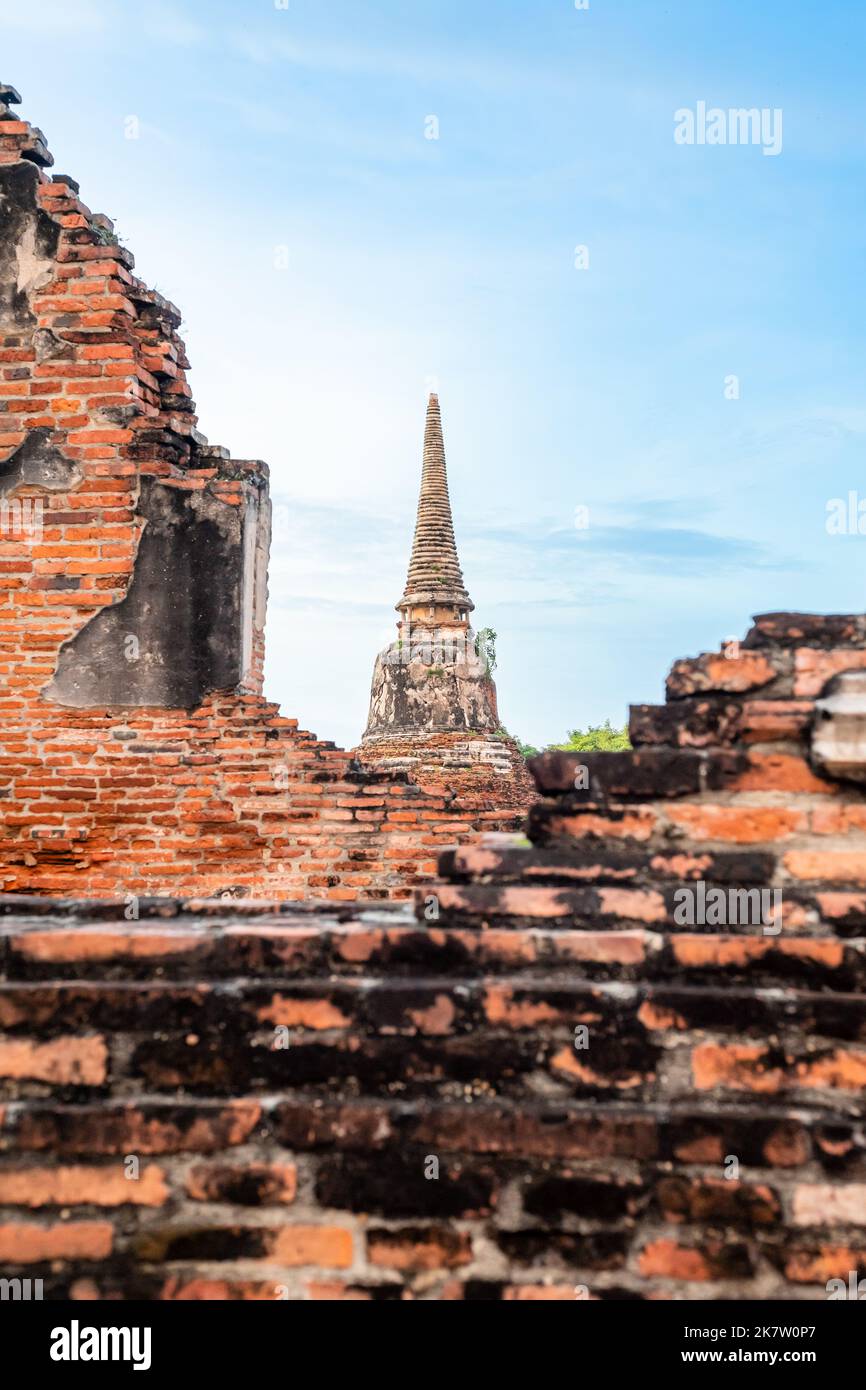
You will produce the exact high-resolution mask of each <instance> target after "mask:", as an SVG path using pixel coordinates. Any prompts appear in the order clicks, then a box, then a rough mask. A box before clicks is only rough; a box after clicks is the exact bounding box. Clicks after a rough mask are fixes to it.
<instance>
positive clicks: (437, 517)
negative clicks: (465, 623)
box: [396, 393, 475, 610]
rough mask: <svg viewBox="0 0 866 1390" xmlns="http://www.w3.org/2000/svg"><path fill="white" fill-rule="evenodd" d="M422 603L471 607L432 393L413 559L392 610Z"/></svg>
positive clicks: (440, 429)
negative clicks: (404, 585)
mask: <svg viewBox="0 0 866 1390" xmlns="http://www.w3.org/2000/svg"><path fill="white" fill-rule="evenodd" d="M422 603H427V604H431V603H443V604H455V605H458V606H460V607H462V608H464V609H467V610H471V609H472V608H474V607H475V605H474V604H473V602H472V600H471V599H470V597H469V595H468V593H467V592H466V588H465V586H464V583H463V572H462V570H461V569H460V561H459V560H458V558H457V546H456V544H455V541H454V522H453V520H452V518H451V499H450V498H449V496H448V475H447V473H446V470H445V445H444V443H443V440H442V420H441V417H440V415H439V397H438V396H437V395H435V394H433V393H431V395H430V399H429V401H428V402H427V424H426V427H425V430H424V465H423V468H422V471H421V493H420V496H419V498H418V516H417V519H416V522H415V539H414V540H413V542H412V557H411V559H410V561H409V573H408V576H407V578H406V588H405V590H404V592H403V597H402V599H401V600H400V602H399V603H398V604H397V605H396V606H397V608H398V609H399V608H404V607H405V606H406V605H407V604H422Z"/></svg>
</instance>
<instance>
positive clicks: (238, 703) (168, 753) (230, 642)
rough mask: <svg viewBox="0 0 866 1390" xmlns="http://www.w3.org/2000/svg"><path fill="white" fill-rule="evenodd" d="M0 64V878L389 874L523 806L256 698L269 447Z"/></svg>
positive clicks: (146, 882)
mask: <svg viewBox="0 0 866 1390" xmlns="http://www.w3.org/2000/svg"><path fill="white" fill-rule="evenodd" d="M17 100H18V98H17V93H15V92H14V91H12V89H10V88H6V87H2V86H0V809H2V813H3V814H2V826H0V890H5V891H16V892H28V893H34V892H35V893H51V894H69V895H76V896H81V895H84V896H101V895H105V894H111V893H121V894H130V895H138V894H142V893H148V892H149V893H166V892H177V893H179V894H187V895H198V894H215V893H226V892H228V893H231V894H236V895H249V894H258V895H259V896H268V897H277V898H283V899H291V898H302V897H308V896H323V897H335V898H354V897H370V898H382V897H390V896H396V897H400V896H406V895H407V894H408V893H409V892H411V889H412V886H413V885H414V884H416V883H418V882H421V881H423V880H424V879H425V878H426V877H429V876H430V875H431V874H432V872H433V870H434V868H435V858H436V854H437V852H438V851H439V850H440V849H441V848H442V847H443V846H445V845H447V844H454V843H459V842H461V841H463V840H464V839H466V838H468V837H471V836H472V835H473V834H474V833H476V832H477V830H478V829H481V828H484V827H488V826H490V827H500V828H511V827H514V826H516V825H517V824H519V821H520V816H519V811H518V809H516V808H515V807H513V806H509V805H508V803H507V799H505V800H503V802H502V803H501V804H500V803H498V801H497V797H496V794H495V789H493V791H492V792H489V794H488V789H485V788H480V789H479V790H478V794H474V792H473V791H472V789H470V794H469V795H467V796H464V797H462V798H458V797H457V796H456V795H455V794H454V791H453V788H447V787H446V788H443V787H439V788H434V789H433V790H432V791H431V792H430V793H429V794H428V793H427V792H425V791H424V790H422V789H421V788H419V787H418V786H415V785H413V784H412V783H411V782H409V780H408V779H407V778H405V777H403V778H400V777H387V776H377V775H375V774H371V773H369V772H364V771H362V770H361V769H360V768H359V767H358V765H357V764H356V762H355V761H354V760H353V759H352V757H351V756H350V755H349V754H346V753H343V752H341V751H340V750H339V749H336V748H334V746H333V745H332V744H329V743H322V742H319V741H317V740H316V739H315V738H314V737H313V736H312V735H311V734H307V733H304V732H302V731H299V730H298V728H297V723H296V721H293V720H290V719H286V718H283V717H281V715H280V711H279V709H278V708H277V707H276V706H275V705H273V704H269V703H268V702H267V701H266V700H265V699H264V698H263V696H262V662H263V653H264V617H265V611H264V610H265V594H266V568H267V544H268V530H269V504H268V498H267V488H268V482H267V468H266V467H265V465H264V464H261V463H259V462H257V461H250V460H236V459H231V458H230V457H229V456H228V452H227V451H226V450H225V449H222V448H219V447H218V446H212V445H209V444H208V443H207V440H206V439H205V438H204V436H202V435H200V434H199V433H198V430H197V421H196V415H195V407H194V404H193V401H192V399H191V394H190V388H189V385H188V383H187V380H186V369H187V367H188V362H187V359H186V355H185V349H184V346H183V343H182V341H181V339H180V337H179V336H178V331H177V330H178V326H179V323H180V314H179V312H178V311H177V310H176V309H175V308H174V306H173V305H171V304H169V303H168V302H167V301H166V300H164V299H163V298H162V297H161V296H160V295H159V294H157V293H156V292H155V291H152V290H150V289H148V288H147V286H146V285H145V284H144V283H143V282H142V281H141V280H140V279H138V277H137V276H136V275H135V274H134V260H133V257H132V255H131V253H130V252H129V251H127V250H126V249H125V248H124V247H122V246H120V245H118V244H117V239H116V237H115V236H114V234H113V231H112V229H111V224H110V222H109V221H108V219H106V218H104V217H102V216H100V215H94V214H93V213H91V211H90V210H89V209H88V208H87V206H86V205H85V204H84V203H83V202H82V201H81V199H80V197H79V190H78V185H77V184H76V183H75V182H74V181H73V180H72V179H70V178H68V177H67V176H65V175H57V176H55V177H54V178H53V179H52V178H51V177H49V175H48V174H47V173H46V172H45V170H46V169H47V167H49V166H50V164H51V162H52V160H51V156H50V154H49V153H48V151H47V149H46V147H45V144H44V140H43V138H42V136H41V134H40V132H39V131H38V130H36V129H34V128H33V127H32V126H31V125H29V124H28V122H26V121H21V120H17V119H16V118H15V116H14V114H13V112H12V110H11V107H12V105H14V104H17Z"/></svg>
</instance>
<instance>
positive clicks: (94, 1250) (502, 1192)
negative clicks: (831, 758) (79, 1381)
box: [0, 615, 866, 1301]
mask: <svg viewBox="0 0 866 1390" xmlns="http://www.w3.org/2000/svg"><path fill="white" fill-rule="evenodd" d="M864 634H866V618H864V617H861V616H857V617H853V618H830V619H816V618H804V617H802V616H798V615H770V616H768V617H764V618H760V619H758V620H757V621H756V625H755V627H754V628H753V630H752V632H751V633H750V634H749V637H748V638H747V639H746V642H745V643H744V644H743V646H742V647H741V648H734V649H733V650H732V651H731V653H730V654H729V656H724V655H710V656H705V657H702V658H699V659H698V660H696V661H686V662H678V663H677V664H676V665H675V666H674V668H673V671H672V673H671V677H670V681H669V695H670V699H669V701H668V703H667V705H665V706H663V707H659V708H655V707H653V708H650V707H645V706H640V707H637V708H635V709H634V710H633V713H632V723H631V729H632V737H633V739H634V740H635V743H636V747H635V749H634V751H633V752H629V753H622V754H598V755H584V756H583V762H582V763H580V762H579V761H578V758H577V757H575V756H573V755H565V754H551V755H545V756H543V757H542V758H540V759H538V760H537V761H536V763H535V768H534V770H535V775H536V777H537V779H538V783H539V786H540V788H541V790H542V792H543V793H544V796H543V799H542V800H541V802H540V803H539V804H538V805H537V806H536V808H535V809H534V811H533V813H532V816H531V818H530V833H531V838H532V842H533V843H532V844H531V845H530V846H528V847H526V846H523V847H521V846H519V845H518V844H514V845H511V846H507V845H503V844H501V843H493V844H489V843H488V844H485V843H479V844H473V845H467V846H464V847H462V848H459V849H457V850H454V851H450V852H448V853H447V854H446V855H445V856H444V860H443V864H442V869H443V875H444V877H443V881H442V882H441V883H439V884H438V885H437V887H436V889H435V894H436V898H437V904H438V913H439V915H438V917H435V916H431V915H430V909H429V904H426V905H425V903H424V900H423V898H422V899H421V901H419V905H418V915H417V919H416V920H413V919H412V918H411V916H410V914H409V910H408V908H394V907H392V908H390V910H389V911H385V910H384V909H381V908H370V909H368V910H367V912H366V913H364V915H358V914H357V911H356V909H354V908H349V907H346V908H345V909H334V910H333V911H332V912H331V914H330V915H327V914H325V915H323V912H322V911H321V910H315V911H314V910H310V909H307V910H306V911H304V912H301V911H299V910H298V909H296V908H292V907H291V906H288V905H287V906H284V907H283V909H282V910H278V909H276V908H271V909H269V908H266V907H258V908H256V907H255V906H254V905H249V906H246V907H245V906H244V905H242V904H234V905H231V906H230V907H227V906H226V905H221V904H217V903H210V904H201V905H199V906H198V907H196V906H195V905H193V906H192V907H190V906H187V907H186V908H180V907H179V906H178V905H177V904H173V903H162V904H153V905H150V906H148V905H142V920H141V921H140V922H138V923H129V922H126V921H124V920H123V916H122V908H119V907H118V906H116V905H115V906H112V905H111V904H100V905H95V904H91V905H86V904H85V905H82V907H81V908H79V909H77V910H74V911H73V910H69V909H67V910H63V909H59V908H57V907H56V906H55V905H53V904H50V903H48V902H46V901H44V900H42V901H41V902H40V901H36V902H33V903H30V904H27V903H20V902H19V903H13V902H8V901H7V903H6V904H2V905H0V911H2V912H4V913H6V917H5V932H6V935H5V937H2V938H0V940H2V945H3V948H4V949H3V956H2V959H3V969H4V972H5V973H4V982H3V984H2V987H0V1030H2V1037H0V1086H2V1091H0V1104H2V1105H4V1106H5V1119H4V1123H3V1128H2V1130H0V1135H2V1153H0V1207H2V1214H0V1258H2V1259H3V1260H4V1262H5V1261H6V1260H9V1261H13V1260H14V1259H15V1258H17V1259H18V1261H19V1262H20V1268H19V1270H18V1272H20V1273H21V1274H22V1275H23V1274H26V1273H28V1272H29V1273H30V1274H31V1275H39V1276H42V1277H44V1278H45V1279H46V1281H47V1283H46V1291H47V1292H50V1293H52V1294H53V1295H55V1296H66V1295H67V1294H68V1293H70V1292H71V1294H72V1296H74V1297H77V1298H87V1297H94V1296H102V1297H105V1296H109V1295H115V1296H119V1297H134V1296H139V1297H142V1296H143V1297H147V1298H264V1299H269V1298H282V1297H289V1298H344V1297H345V1298H401V1297H410V1298H432V1299H485V1300H489V1299H508V1300H522V1299H526V1300H530V1299H561V1300H569V1301H571V1300H573V1299H574V1298H575V1297H576V1296H579V1297H589V1298H600V1299H610V1298H635V1297H638V1298H650V1299H668V1298H688V1299H704V1298H727V1299H741V1298H747V1297H754V1298H759V1299H770V1298H782V1299H807V1300H808V1299H824V1298H827V1297H828V1281H830V1280H833V1279H838V1280H841V1281H842V1282H843V1284H844V1285H846V1286H848V1281H849V1278H850V1276H851V1275H852V1273H853V1275H854V1277H855V1278H858V1277H862V1276H864V1275H866V1134H864V1129H863V1099H862V1092H863V1084H864V1080H866V996H864V982H866V840H864V826H866V791H864V789H863V788H862V787H861V786H858V785H856V784H854V783H850V782H842V781H839V780H835V779H831V778H827V777H825V776H824V775H822V774H821V772H820V771H818V770H816V767H815V766H813V757H814V754H813V751H812V743H811V738H810V725H811V720H812V715H813V706H814V703H815V700H816V697H818V696H819V694H820V692H821V689H822V687H823V685H824V683H825V681H827V680H828V679H832V678H833V676H834V675H836V674H838V673H839V672H841V671H845V670H852V669H858V668H859V669H863V668H864V667H866V660H864V657H863V651H864V646H863V639H864ZM846 746H847V745H846ZM587 772H588V774H589V786H588V787H586V786H585V783H586V773H587ZM732 889H748V890H750V891H754V890H762V889H763V890H764V891H765V892H767V893H769V894H772V893H775V892H776V891H778V892H779V893H780V894H781V904H780V912H779V917H778V919H776V918H775V916H774V915H773V913H770V914H768V915H767V916H766V918H764V917H763V916H762V917H761V918H760V919H748V920H744V919H736V916H735V915H734V917H731V916H729V917H728V918H727V919H726V920H722V921H718V920H711V919H710V915H709V914H707V918H708V920H707V921H706V922H700V921H697V920H694V921H688V920H685V921H684V920H683V913H682V910H681V909H682V907H683V904H684V902H685V903H689V904H691V906H692V908H694V907H695V904H696V903H697V902H699V901H702V900H703V901H711V900H712V899H711V898H710V894H711V893H717V892H719V891H721V893H722V902H724V903H730V901H731V899H730V897H729V891H730V890H732ZM771 901H772V904H773V908H774V909H775V906H776V900H775V899H771ZM686 915H688V914H686ZM691 915H692V917H694V916H695V914H694V912H692V914H691ZM698 915H700V914H698ZM765 927H769V928H770V930H769V931H768V932H765V930H764V928H765ZM777 927H778V928H779V929H778V930H776V928H777ZM280 1030H283V1031H282V1033H281V1031H280ZM283 1042H287V1043H288V1046H286V1047H283V1046H282V1043H283ZM130 1157H132V1158H137V1159H138V1160H139V1165H140V1169H139V1176H138V1178H136V1179H132V1180H131V1179H127V1178H125V1177H124V1176H123V1171H124V1161H125V1159H126V1160H128V1159H129V1158H130ZM436 1174H438V1176H437V1175H436ZM13 1250H14V1251H17V1252H19V1253H18V1255H17V1256H15V1257H13V1255H12V1253H11V1252H12V1251H13ZM15 1269H16V1266H15V1265H14V1263H13V1264H10V1266H9V1270H8V1272H9V1273H10V1274H11V1273H13V1272H15ZM831 1289H832V1286H831Z"/></svg>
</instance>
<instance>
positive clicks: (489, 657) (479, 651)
mask: <svg viewBox="0 0 866 1390" xmlns="http://www.w3.org/2000/svg"><path fill="white" fill-rule="evenodd" d="M475 654H476V656H478V657H479V658H480V659H481V660H482V661H484V662H486V664H487V674H488V676H489V675H490V674H491V672H492V671H495V670H496V633H495V632H494V630H493V628H492V627H482V628H481V630H480V631H479V632H478V633H476V636H475Z"/></svg>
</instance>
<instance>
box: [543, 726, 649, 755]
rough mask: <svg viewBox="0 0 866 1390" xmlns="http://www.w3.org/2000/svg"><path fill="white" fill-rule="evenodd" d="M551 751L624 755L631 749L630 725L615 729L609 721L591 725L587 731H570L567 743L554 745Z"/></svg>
mask: <svg viewBox="0 0 866 1390" xmlns="http://www.w3.org/2000/svg"><path fill="white" fill-rule="evenodd" d="M550 748H551V749H561V750H562V751H563V752H565V753H622V752H624V751H625V750H626V749H628V748H631V742H630V740H629V736H628V725H627V724H624V725H623V726H622V728H621V729H615V728H614V727H613V725H612V724H611V722H610V720H609V719H606V720H605V721H604V723H603V724H590V725H589V727H588V728H587V729H569V731H568V742H567V743H552V744H551V745H550Z"/></svg>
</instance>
